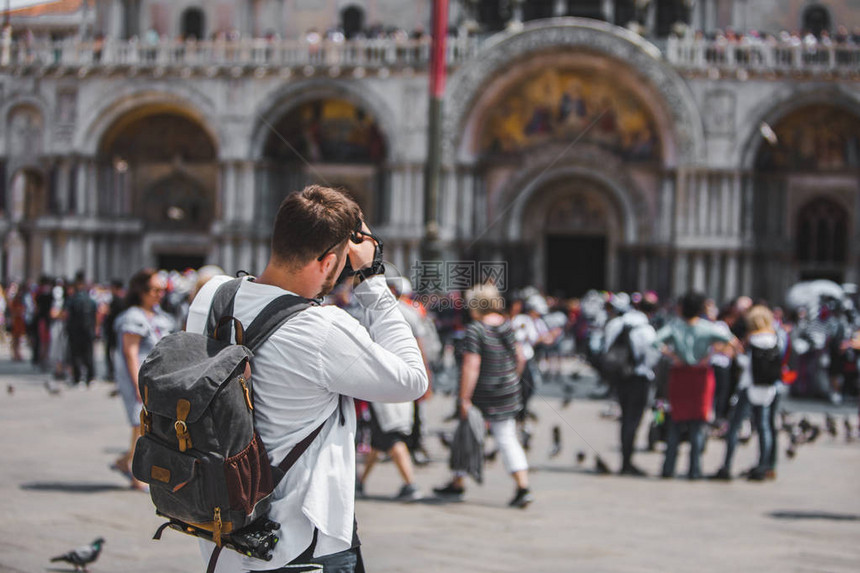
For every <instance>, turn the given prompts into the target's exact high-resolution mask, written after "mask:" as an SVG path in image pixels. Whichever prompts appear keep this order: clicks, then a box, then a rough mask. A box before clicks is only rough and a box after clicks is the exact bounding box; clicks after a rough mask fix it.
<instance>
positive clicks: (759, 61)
mask: <svg viewBox="0 0 860 573" xmlns="http://www.w3.org/2000/svg"><path fill="white" fill-rule="evenodd" d="M482 41H483V39H482V38H477V37H469V38H461V37H450V38H448V42H447V45H446V61H447V63H448V66H449V67H457V66H458V65H460V64H462V63H463V62H464V61H466V60H468V59H469V58H472V57H473V56H474V55H475V54H476V53H477V52H478V50H479V48H480V46H481V44H482ZM660 45H661V47H662V48H663V55H664V58H665V59H666V61H667V62H668V63H669V64H670V65H672V66H673V67H674V68H675V69H677V70H678V71H679V72H680V73H682V74H685V75H694V76H695V75H705V76H709V77H713V78H714V79H717V78H719V77H725V76H729V77H740V78H745V77H748V76H749V75H753V74H755V75H762V76H765V77H781V76H791V77H795V76H798V75H801V76H804V75H805V76H812V77H825V78H826V77H839V78H852V79H860V45H854V44H833V45H823V44H816V45H810V44H807V43H803V42H799V43H791V44H787V43H779V42H765V41H762V42H758V43H749V42H740V43H728V42H725V41H715V40H702V39H683V38H674V37H672V38H669V39H668V40H666V41H665V42H660ZM430 53H431V44H430V40H429V38H425V39H420V40H400V39H393V38H380V39H366V40H352V41H345V42H331V41H326V40H323V41H320V42H318V43H309V42H306V41H303V40H266V39H254V40H237V41H226V40H220V41H205V42H197V41H180V40H165V41H161V42H158V43H155V44H150V43H147V42H144V41H135V40H122V41H120V40H104V41H94V42H93V41H89V42H80V41H77V40H75V39H69V40H64V41H58V42H32V43H26V42H6V43H4V44H3V45H2V46H0V69H6V70H17V71H18V72H19V73H33V72H39V71H40V70H41V71H43V72H44V71H47V70H50V69H54V70H58V71H63V70H66V71H70V72H71V71H74V70H77V71H78V72H79V73H89V72H90V71H92V72H96V71H98V70H111V69H117V68H132V69H147V68H151V69H154V70H161V71H164V70H170V69H173V70H184V71H191V70H195V69H196V70H205V71H206V72H208V73H217V72H218V70H219V69H229V70H232V71H233V73H244V72H245V71H251V70H255V71H257V72H264V73H265V72H266V71H267V70H286V69H290V68H301V69H304V70H305V71H306V73H313V71H314V70H317V69H328V70H330V72H331V71H333V70H335V69H338V70H339V69H351V70H353V72H354V73H356V75H359V74H361V73H365V72H366V71H367V72H369V71H377V72H383V71H385V73H387V71H391V70H394V71H396V70H398V69H413V70H414V69H424V68H426V67H427V66H428V65H429V62H430Z"/></svg>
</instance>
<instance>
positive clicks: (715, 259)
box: [707, 252, 725, 304]
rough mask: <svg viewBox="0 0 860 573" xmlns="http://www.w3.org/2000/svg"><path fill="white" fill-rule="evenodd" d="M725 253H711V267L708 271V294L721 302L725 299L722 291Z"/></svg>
mask: <svg viewBox="0 0 860 573" xmlns="http://www.w3.org/2000/svg"><path fill="white" fill-rule="evenodd" d="M722 271H723V254H722V253H719V252H712V253H711V269H710V272H709V273H708V291H707V292H708V296H711V297H713V298H714V300H715V301H717V304H719V302H720V301H722V300H724V296H725V295H724V294H723V292H722V290H723V289H722V286H723V285H722V280H721V279H722V278H723V272H722Z"/></svg>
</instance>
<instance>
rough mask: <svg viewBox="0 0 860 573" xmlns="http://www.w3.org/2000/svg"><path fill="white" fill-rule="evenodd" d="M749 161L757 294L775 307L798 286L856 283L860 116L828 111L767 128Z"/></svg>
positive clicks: (813, 109) (797, 112)
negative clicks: (752, 174) (804, 283)
mask: <svg viewBox="0 0 860 573" xmlns="http://www.w3.org/2000/svg"><path fill="white" fill-rule="evenodd" d="M771 130H772V133H768V135H769V137H768V138H767V139H762V141H761V143H760V146H759V148H758V151H757V153H756V156H755V170H756V176H755V179H754V188H753V217H752V220H753V230H754V234H755V241H756V250H757V253H756V256H757V257H758V262H759V264H760V265H762V266H761V267H760V268H762V269H764V270H765V272H761V273H756V276H755V278H756V281H757V283H756V284H754V285H753V286H754V290H755V292H754V293H753V294H756V295H759V296H767V297H768V298H773V299H774V300H778V299H779V298H780V297H782V296H783V295H784V293H785V290H786V289H787V288H788V287H790V286H791V285H792V284H793V283H794V282H796V281H798V280H805V279H812V278H829V279H834V280H838V281H840V282H841V281H852V282H853V281H856V280H857V278H858V277H857V274H856V273H857V268H856V267H857V265H856V261H855V259H856V256H857V250H856V249H855V248H854V243H855V242H856V234H857V226H856V222H855V221H854V213H856V210H857V209H858V206H860V205H858V198H857V190H858V188H860V176H858V171H857V170H858V168H860V116H858V115H857V114H855V113H853V112H851V111H849V110H848V109H846V108H842V107H838V106H834V105H829V104H818V103H813V104H807V105H803V106H801V107H798V108H795V109H793V110H791V111H789V112H788V113H786V114H785V115H783V116H782V117H781V118H780V119H779V120H778V121H775V122H774V123H773V127H772V128H771Z"/></svg>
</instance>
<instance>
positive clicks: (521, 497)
mask: <svg viewBox="0 0 860 573" xmlns="http://www.w3.org/2000/svg"><path fill="white" fill-rule="evenodd" d="M534 500H535V498H534V497H533V496H532V494H531V492H530V491H529V490H528V489H522V488H520V489H517V495H515V496H514V499H512V500H511V502H510V503H509V504H508V505H509V506H511V507H518V508H520V509H525V508H526V507H527V506H528V505H529V504H530V503H531V502H533V501H534Z"/></svg>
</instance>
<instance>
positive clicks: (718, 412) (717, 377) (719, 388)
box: [713, 366, 732, 420]
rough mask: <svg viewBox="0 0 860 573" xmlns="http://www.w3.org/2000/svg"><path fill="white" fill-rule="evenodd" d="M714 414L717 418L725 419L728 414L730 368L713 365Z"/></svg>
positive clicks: (730, 380)
mask: <svg viewBox="0 0 860 573" xmlns="http://www.w3.org/2000/svg"><path fill="white" fill-rule="evenodd" d="M713 370H714V415H715V417H716V419H717V420H725V419H726V418H728V414H729V398H731V388H732V369H731V368H730V367H724V366H714V367H713Z"/></svg>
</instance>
